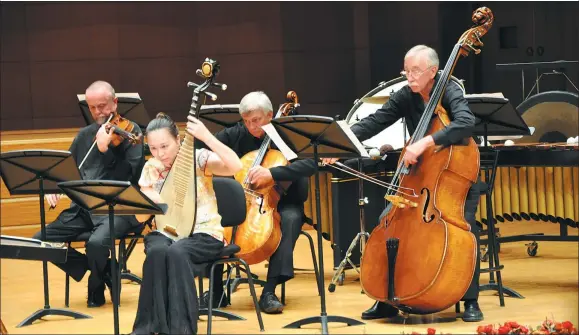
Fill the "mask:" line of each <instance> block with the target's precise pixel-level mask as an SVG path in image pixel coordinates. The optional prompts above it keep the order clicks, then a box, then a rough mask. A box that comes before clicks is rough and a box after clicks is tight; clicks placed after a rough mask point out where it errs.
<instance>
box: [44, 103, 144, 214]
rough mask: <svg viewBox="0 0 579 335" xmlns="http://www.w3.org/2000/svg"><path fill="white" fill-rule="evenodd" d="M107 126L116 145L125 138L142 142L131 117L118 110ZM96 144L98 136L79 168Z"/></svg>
mask: <svg viewBox="0 0 579 335" xmlns="http://www.w3.org/2000/svg"><path fill="white" fill-rule="evenodd" d="M105 128H106V131H107V134H108V133H110V131H111V130H112V131H113V137H112V139H111V144H112V145H113V146H114V147H117V146H119V144H121V143H123V142H124V141H125V140H128V141H129V142H130V143H131V144H132V145H135V144H138V143H141V141H142V139H143V135H141V134H138V135H135V134H133V133H132V131H133V130H134V128H135V126H134V124H133V123H132V122H131V121H130V120H129V119H126V118H124V117H122V116H121V115H120V114H119V113H117V112H114V113H112V114H111V115H110V116H109V119H108V120H107V122H106V123H105ZM95 144H96V136H95V139H94V141H93V143H92V145H91V147H90V149H88V152H87V153H86V155H85V156H84V158H83V159H82V162H80V165H79V166H78V169H79V170H80V168H81V167H82V166H83V164H84V162H85V161H86V159H87V158H88V155H90V153H91V152H92V149H93V148H94V146H95ZM54 208H56V206H52V205H50V206H49V207H48V209H49V210H51V209H54Z"/></svg>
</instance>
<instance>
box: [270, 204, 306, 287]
mask: <svg viewBox="0 0 579 335" xmlns="http://www.w3.org/2000/svg"><path fill="white" fill-rule="evenodd" d="M278 212H279V214H280V216H281V241H280V243H279V247H278V248H277V250H276V251H275V252H274V253H273V255H272V256H271V257H270V259H269V267H268V269H267V278H268V279H269V278H277V283H278V284H281V283H284V282H286V281H288V280H290V279H292V278H293V277H294V248H295V246H296V241H297V240H298V237H299V236H300V232H301V231H302V225H303V224H304V205H303V204H301V205H297V204H292V203H282V202H280V203H279V204H278Z"/></svg>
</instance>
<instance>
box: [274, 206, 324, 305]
mask: <svg viewBox="0 0 579 335" xmlns="http://www.w3.org/2000/svg"><path fill="white" fill-rule="evenodd" d="M304 223H306V224H309V225H310V226H312V227H313V226H314V223H313V221H312V219H310V218H309V217H307V216H305V215H304ZM300 235H302V236H305V237H306V238H307V239H308V241H309V242H310V252H311V253H312V262H313V264H314V273H315V275H316V283H317V285H318V295H320V294H322V292H321V290H323V288H322V287H321V286H320V272H319V270H318V261H317V259H316V251H315V250H316V249H315V246H314V240H313V239H312V236H311V235H310V234H308V233H307V232H306V231H305V230H303V229H302V231H301V232H300ZM281 303H282V304H284V305H285V282H284V283H282V284H281Z"/></svg>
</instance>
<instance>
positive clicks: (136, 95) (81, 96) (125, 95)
mask: <svg viewBox="0 0 579 335" xmlns="http://www.w3.org/2000/svg"><path fill="white" fill-rule="evenodd" d="M115 96H116V97H117V98H134V99H139V100H141V97H140V96H139V93H115ZM76 97H77V98H78V101H85V100H86V95H84V94H77V95H76Z"/></svg>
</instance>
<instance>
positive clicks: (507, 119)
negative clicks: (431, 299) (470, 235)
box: [467, 96, 531, 306]
mask: <svg viewBox="0 0 579 335" xmlns="http://www.w3.org/2000/svg"><path fill="white" fill-rule="evenodd" d="M467 100H468V104H469V107H470V109H471V111H472V112H473V114H474V115H475V117H476V121H475V130H474V134H473V135H475V136H483V138H484V147H485V151H486V152H484V153H482V154H481V156H483V155H484V154H491V156H492V157H493V158H491V159H488V160H486V162H485V160H484V159H481V168H484V173H485V181H486V182H487V185H488V190H487V191H486V192H485V194H486V204H487V205H486V208H487V213H486V214H487V236H488V238H487V241H486V243H487V247H488V252H489V253H490V257H489V268H488V269H484V270H486V272H488V273H489V276H490V279H489V283H488V284H485V285H480V286H479V290H480V291H489V290H495V291H498V293H499V299H500V305H501V306H504V305H505V302H504V297H503V293H506V294H507V295H509V296H510V297H514V298H520V299H523V298H524V297H523V296H522V295H521V294H519V293H518V292H516V291H515V290H513V289H510V288H508V287H505V286H503V285H502V278H501V272H500V271H501V270H502V269H503V268H504V265H501V264H500V261H499V250H498V248H497V246H498V243H497V241H496V233H497V231H496V230H495V222H496V220H495V218H494V215H493V208H492V191H493V188H494V180H495V172H496V169H497V162H498V155H499V152H497V151H495V150H493V149H490V150H489V148H488V147H487V142H488V140H487V139H488V136H489V135H491V136H515V135H531V132H530V129H529V127H528V126H527V124H526V123H525V121H524V120H523V118H522V117H521V116H520V115H519V113H518V112H517V111H516V110H515V109H514V108H513V106H512V105H511V103H510V102H509V100H508V99H505V98H499V97H481V96H479V97H476V98H472V97H471V98H467ZM484 163H486V164H484ZM485 165H486V168H485ZM491 176H492V177H491ZM481 242H484V241H481ZM481 244H482V243H481ZM494 272H496V275H497V280H498V283H497V282H495V280H494ZM481 273H482V271H481Z"/></svg>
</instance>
